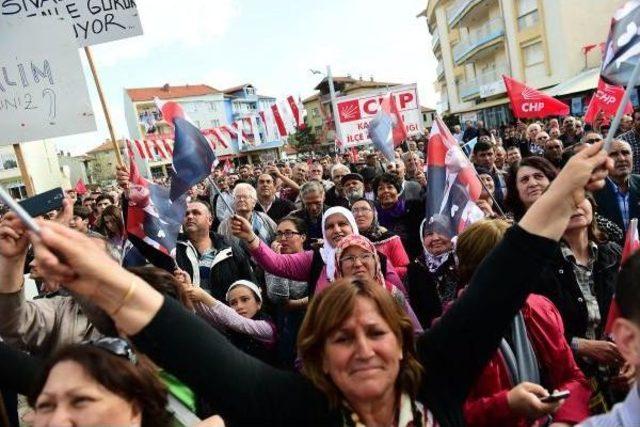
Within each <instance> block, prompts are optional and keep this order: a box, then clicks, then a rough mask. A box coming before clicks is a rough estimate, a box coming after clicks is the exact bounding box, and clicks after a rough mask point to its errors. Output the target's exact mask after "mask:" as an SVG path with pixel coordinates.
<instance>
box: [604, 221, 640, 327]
mask: <svg viewBox="0 0 640 427" xmlns="http://www.w3.org/2000/svg"><path fill="white" fill-rule="evenodd" d="M638 249H640V238H639V237H638V219H637V218H633V219H632V220H631V221H629V228H628V229H627V235H626V236H625V238H624V248H623V249H622V259H621V261H620V265H624V263H625V262H627V260H628V259H629V258H630V257H631V255H633V254H634V253H635V252H636V251H637V250H638ZM618 317H620V308H619V307H618V303H617V302H616V298H615V295H614V297H613V299H612V300H611V305H610V306H609V314H608V315H607V323H606V325H605V327H604V333H605V334H606V335H610V334H611V329H612V328H613V321H614V320H616V319H617V318H618Z"/></svg>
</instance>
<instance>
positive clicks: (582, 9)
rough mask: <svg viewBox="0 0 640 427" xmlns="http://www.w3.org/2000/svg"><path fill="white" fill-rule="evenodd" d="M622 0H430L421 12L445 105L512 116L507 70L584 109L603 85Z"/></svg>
mask: <svg viewBox="0 0 640 427" xmlns="http://www.w3.org/2000/svg"><path fill="white" fill-rule="evenodd" d="M621 3H622V1H621V0H428V1H427V7H426V9H425V10H424V11H423V12H422V13H420V14H419V15H418V16H419V17H422V16H424V17H426V23H427V25H428V28H429V33H430V35H431V49H432V50H433V53H434V55H435V57H436V59H437V60H438V65H437V81H436V83H435V86H436V90H437V91H438V92H440V94H441V100H440V103H439V104H438V110H439V111H440V112H441V113H442V114H453V115H456V116H458V117H459V118H460V120H461V121H466V120H472V121H473V120H484V121H485V123H487V125H488V126H498V125H500V124H503V123H506V122H508V121H510V120H511V112H510V110H509V106H508V99H507V97H506V88H505V87H504V83H503V81H502V77H501V76H502V75H503V74H506V75H510V76H512V77H514V78H515V79H517V80H520V81H523V82H525V83H526V84H527V85H529V86H532V87H535V88H537V89H542V90H545V91H547V92H549V93H550V94H552V95H554V96H556V97H559V98H561V99H563V100H564V101H565V102H567V103H569V104H570V105H572V113H573V114H581V113H582V111H583V110H584V109H586V104H587V102H586V101H587V100H588V97H589V92H590V91H592V90H593V88H595V86H596V85H597V79H598V77H597V76H598V67H599V66H600V62H601V55H602V54H601V51H600V49H599V45H600V43H602V42H604V41H605V40H606V37H607V34H608V30H609V23H610V20H611V16H612V15H613V13H614V11H615V10H616V9H617V8H618V7H619V6H620V5H621ZM574 98H576V99H574ZM578 99H579V100H580V101H579V102H577V100H578ZM578 110H581V111H578Z"/></svg>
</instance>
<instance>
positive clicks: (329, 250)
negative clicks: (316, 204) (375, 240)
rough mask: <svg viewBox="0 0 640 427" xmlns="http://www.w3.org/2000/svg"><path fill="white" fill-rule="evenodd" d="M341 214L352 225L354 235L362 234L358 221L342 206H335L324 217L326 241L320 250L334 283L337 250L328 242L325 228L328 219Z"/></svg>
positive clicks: (323, 233) (329, 277)
mask: <svg viewBox="0 0 640 427" xmlns="http://www.w3.org/2000/svg"><path fill="white" fill-rule="evenodd" d="M336 214H340V215H342V216H343V217H345V218H346V220H347V221H349V224H350V225H351V230H352V231H353V234H355V235H358V234H360V232H359V231H358V224H356V220H355V218H354V217H353V214H352V213H351V211H350V210H349V209H346V208H343V207H341V206H334V207H332V208H329V209H327V211H326V212H325V213H324V214H323V215H322V238H323V239H324V244H323V245H322V248H320V256H321V257H322V261H324V264H325V265H326V266H327V270H326V271H327V278H328V279H329V281H333V280H334V279H335V275H336V263H335V259H336V257H335V252H336V250H335V248H334V247H333V246H332V244H331V242H329V240H327V232H326V230H325V229H324V226H325V224H326V222H327V218H329V217H330V216H331V215H336Z"/></svg>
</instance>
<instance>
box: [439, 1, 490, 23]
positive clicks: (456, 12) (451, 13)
mask: <svg viewBox="0 0 640 427" xmlns="http://www.w3.org/2000/svg"><path fill="white" fill-rule="evenodd" d="M481 2H482V0H458V1H457V2H455V3H454V4H452V5H451V6H449V7H448V8H447V22H448V23H449V26H450V27H452V26H454V25H455V24H456V23H458V22H459V21H460V20H461V19H462V18H464V16H465V15H466V14H467V13H468V12H469V11H470V10H471V9H473V8H474V7H475V6H477V5H479V4H480V3H481Z"/></svg>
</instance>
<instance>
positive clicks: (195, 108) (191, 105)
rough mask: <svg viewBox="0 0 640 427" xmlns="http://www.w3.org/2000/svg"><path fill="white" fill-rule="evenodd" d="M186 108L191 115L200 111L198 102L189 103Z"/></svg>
mask: <svg viewBox="0 0 640 427" xmlns="http://www.w3.org/2000/svg"><path fill="white" fill-rule="evenodd" d="M184 107H185V110H187V111H189V112H190V113H195V112H196V111H198V104H197V103H196V102H189V103H188V104H186V105H185V106H184Z"/></svg>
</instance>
